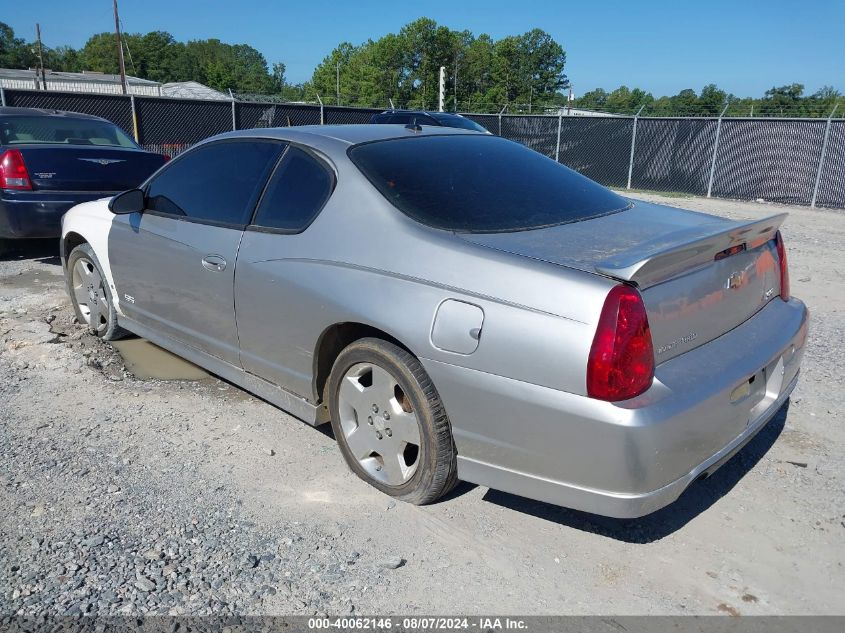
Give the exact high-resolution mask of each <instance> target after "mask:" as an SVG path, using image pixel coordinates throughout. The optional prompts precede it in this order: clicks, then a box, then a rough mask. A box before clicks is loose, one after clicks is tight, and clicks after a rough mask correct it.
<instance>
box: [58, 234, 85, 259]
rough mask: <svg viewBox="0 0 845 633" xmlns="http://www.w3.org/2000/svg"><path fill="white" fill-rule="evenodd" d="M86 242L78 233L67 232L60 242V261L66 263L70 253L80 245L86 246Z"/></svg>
mask: <svg viewBox="0 0 845 633" xmlns="http://www.w3.org/2000/svg"><path fill="white" fill-rule="evenodd" d="M88 243H89V242H88V240H87V239H86V238H85V237H84V236H82V235H81V234H80V233H77V232H76V231H68V232H67V233H66V234H65V235H64V236H63V237H62V242H61V257H62V261H63V262H65V264H66V263H67V258H68V256H69V255H70V252H71V251H72V250H73V249H74V248H76V247H77V246H80V245H81V244H88Z"/></svg>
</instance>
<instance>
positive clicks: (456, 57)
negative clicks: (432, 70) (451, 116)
mask: <svg viewBox="0 0 845 633" xmlns="http://www.w3.org/2000/svg"><path fill="white" fill-rule="evenodd" d="M454 82H455V85H454V88H455V112H457V111H458V54H457V53H455V78H454Z"/></svg>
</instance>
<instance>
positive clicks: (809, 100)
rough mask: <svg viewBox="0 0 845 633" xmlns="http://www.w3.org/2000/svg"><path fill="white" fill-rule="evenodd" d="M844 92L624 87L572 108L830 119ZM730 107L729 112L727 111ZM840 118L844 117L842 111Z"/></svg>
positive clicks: (594, 94) (591, 95)
mask: <svg viewBox="0 0 845 633" xmlns="http://www.w3.org/2000/svg"><path fill="white" fill-rule="evenodd" d="M842 96H843V95H842V93H840V92H839V91H838V90H836V89H835V88H833V87H832V86H825V87H824V88H822V89H821V90H819V91H818V92H816V93H815V94H812V95H810V96H804V86H803V85H801V84H789V85H786V86H779V87H774V88H772V89H771V90H767V91H766V93H765V95H764V96H763V98H761V99H753V98H750V97H745V98H739V97H735V96H734V95H731V94H728V93H726V92H725V91H724V90H721V89H719V88H718V87H717V86H716V85H715V84H708V85H706V86H704V88H702V89H701V92H700V93H697V92H696V91H695V90H693V89H691V88H685V89H684V90H681V91H680V92H679V93H678V94H676V95H673V96H671V97H668V96H663V97H658V98H656V99H655V98H654V97H653V96H652V95H651V94H650V93H647V92H644V91H642V90H639V89H638V88H635V89H633V90H630V89H629V88H628V87H627V86H621V87H620V88H617V89H616V90H614V91H613V92H611V93H608V92H607V91H606V90H604V89H602V88H597V89H596V90H591V91H589V92H585V93H584V94H583V95H581V97H579V98H578V99H576V100H575V103H574V104H573V107H576V108H583V109H586V110H599V111H602V112H610V113H614V114H634V113H636V112H637V111H639V109H640V106H644V107H643V111H642V114H643V115H644V116H705V117H712V116H719V115H720V114H721V113H722V112H723V111H724V112H725V115H726V116H785V117H827V116H829V115H830V113H831V111H832V110H833V107H834V105H835V104H836V103H837V102H841V105H840V108H842V107H845V102H843V101H842ZM726 106H727V109H726ZM837 116H843V112H842V110H838V111H837Z"/></svg>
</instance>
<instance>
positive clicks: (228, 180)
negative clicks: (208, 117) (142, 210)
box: [147, 141, 284, 225]
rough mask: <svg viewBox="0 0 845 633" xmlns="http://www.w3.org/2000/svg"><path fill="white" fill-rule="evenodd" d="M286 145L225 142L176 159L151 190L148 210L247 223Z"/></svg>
mask: <svg viewBox="0 0 845 633" xmlns="http://www.w3.org/2000/svg"><path fill="white" fill-rule="evenodd" d="M283 149H284V145H283V144H281V143H272V142H257V141H224V142H221V143H214V144H211V145H206V146H204V147H200V148H197V149H196V150H194V151H192V152H189V153H187V154H185V156H183V157H181V158H179V159H177V160H175V161H173V163H172V164H171V165H169V166H168V167H167V168H166V169H165V170H163V171H162V172H161V174H159V175H158V176H157V177H156V178H155V179H154V180H153V181H152V182H151V183H150V185H149V187H148V188H147V208H148V209H150V210H151V211H158V212H160V213H168V214H170V215H178V216H182V217H185V218H188V219H191V220H197V221H199V222H208V223H210V224H234V225H244V224H247V223H248V222H249V216H250V214H251V213H252V209H253V207H254V205H255V200H256V198H257V196H258V194H259V193H260V187H261V185H262V184H263V183H264V181H265V180H266V178H267V175H268V173H269V172H270V170H271V169H272V167H273V164H274V163H275V161H276V159H277V158H278V157H279V154H280V153H281V151H282V150H283Z"/></svg>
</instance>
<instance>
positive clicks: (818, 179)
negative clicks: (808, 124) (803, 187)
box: [810, 103, 839, 209]
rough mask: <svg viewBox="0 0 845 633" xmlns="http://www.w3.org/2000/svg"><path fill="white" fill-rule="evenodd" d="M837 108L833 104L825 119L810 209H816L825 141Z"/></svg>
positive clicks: (825, 149)
mask: <svg viewBox="0 0 845 633" xmlns="http://www.w3.org/2000/svg"><path fill="white" fill-rule="evenodd" d="M838 107H839V104H838V103H837V104H835V105H834V106H833V110H831V111H830V116H829V117H827V125H825V128H824V140H823V141H822V155H821V156H820V157H819V169H818V171H817V172H816V184H815V185H814V186H813V199H812V201H811V202H810V208H811V209H815V208H816V196H817V195H818V194H819V183H820V182H821V180H822V169H823V168H824V159H825V157H826V156H827V141H828V139H829V138H830V124H831V121H832V119H833V115H834V113H835V112H836V108H838Z"/></svg>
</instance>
